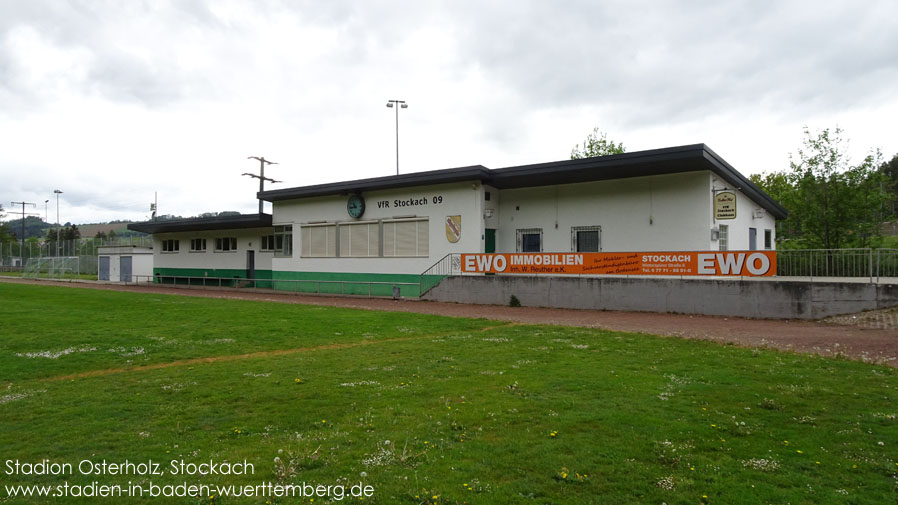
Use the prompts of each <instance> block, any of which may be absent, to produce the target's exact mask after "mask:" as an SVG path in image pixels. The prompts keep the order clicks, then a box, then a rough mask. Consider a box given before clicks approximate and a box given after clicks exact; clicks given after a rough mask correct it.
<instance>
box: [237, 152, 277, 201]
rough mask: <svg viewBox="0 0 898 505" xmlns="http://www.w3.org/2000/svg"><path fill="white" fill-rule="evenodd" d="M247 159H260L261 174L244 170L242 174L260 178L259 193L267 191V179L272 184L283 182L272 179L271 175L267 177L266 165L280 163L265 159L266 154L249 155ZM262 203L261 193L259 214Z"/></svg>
mask: <svg viewBox="0 0 898 505" xmlns="http://www.w3.org/2000/svg"><path fill="white" fill-rule="evenodd" d="M246 159H248V160H259V175H256V174H251V173H249V172H244V173H243V174H242V175H246V176H249V177H252V178H254V179H259V193H261V192H263V191H265V181H268V182H270V183H272V184H276V183H278V182H281V181H276V180H274V179H271V178H269V177H265V165H277V164H278V163H277V162H274V161H268V160H266V159H265V157H264V156H247V158H246ZM262 203H263V201H262V197H261V195H260V196H259V214H262Z"/></svg>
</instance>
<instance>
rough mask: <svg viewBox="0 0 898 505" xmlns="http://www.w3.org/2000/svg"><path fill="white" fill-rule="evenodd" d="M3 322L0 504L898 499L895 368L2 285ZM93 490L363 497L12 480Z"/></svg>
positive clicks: (487, 325)
mask: <svg viewBox="0 0 898 505" xmlns="http://www.w3.org/2000/svg"><path fill="white" fill-rule="evenodd" d="M523 310H526V309H523ZM0 318H2V319H0V320H2V325H0V503H197V504H199V503H203V504H209V503H214V504H227V503H258V504H264V503H329V502H333V503H376V504H393V503H398V504H403V503H404V504H431V503H441V504H455V503H472V504H480V503H484V504H493V503H496V504H505V503H515V504H517V503H520V504H563V503H564V504H589V503H596V504H598V503H602V504H606V503H614V504H624V503H649V504H659V505H660V504H661V503H667V504H670V505H673V504H701V503H705V504H740V503H745V504H749V503H750V504H767V503H775V504H786V503H790V504H802V503H807V504H830V503H832V504H836V503H838V504H845V503H851V504H859V503H870V504H884V503H896V499H898V402H896V398H898V373H896V372H898V370H895V369H892V368H886V367H880V366H873V365H867V364H862V363H856V362H852V361H847V360H837V359H826V358H820V357H815V356H807V355H797V354H789V353H782V352H777V351H772V350H755V349H741V348H737V347H734V346H721V345H718V344H714V343H709V342H700V341H689V340H678V339H671V338H659V337H653V336H648V335H637V334H626V333H613V332H607V331H600V330H590V329H583V328H567V327H555V326H525V325H512V324H508V323H502V322H496V321H487V320H482V319H457V318H443V317H437V316H428V315H416V314H407V313H382V312H368V311H353V310H348V309H338V308H323V307H310V306H300V305H288V304H278V303H263V302H250V301H237V300H215V299H204V298H192V297H179V296H167V295H158V294H153V293H145V294H144V293H125V292H115V291H99V290H97V291H95V290H88V289H73V288H57V287H48V286H33V285H16V284H8V283H0ZM44 459H48V460H50V461H51V462H55V463H59V464H64V463H70V464H72V465H73V475H61V476H59V475H22V474H21V472H20V473H19V474H14V475H10V474H11V473H15V472H11V471H9V467H8V465H9V464H10V463H7V462H9V461H15V460H18V461H19V462H28V463H37V462H40V461H42V460H44ZM104 459H105V460H106V461H108V462H124V461H125V460H129V461H132V462H146V461H147V460H153V461H157V462H162V463H163V467H164V468H168V462H169V461H170V460H176V461H180V460H184V461H186V462H194V463H200V462H209V461H210V460H211V461H213V462H216V463H217V462H224V461H228V462H231V463H234V462H242V461H244V460H246V461H248V462H250V463H252V464H253V466H254V472H253V474H252V475H210V476H198V475H195V476H182V475H172V474H171V473H168V474H165V475H159V476H146V475H125V476H121V475H100V476H97V475H80V474H79V473H78V465H79V462H81V461H82V460H90V461H92V462H99V461H102V460H104ZM93 481H98V482H100V483H101V484H107V485H112V484H123V485H127V483H128V482H129V481H130V482H132V483H138V484H140V485H144V486H148V485H149V484H150V483H153V484H156V485H172V486H174V485H177V484H180V483H181V482H187V483H197V484H198V483H206V484H222V485H231V484H233V485H259V484H261V483H263V482H269V481H270V482H272V483H282V484H286V483H300V484H301V483H303V482H305V483H309V484H315V485H318V484H321V485H346V486H347V489H349V486H351V485H352V484H356V483H359V482H364V483H365V484H367V485H370V486H372V487H373V489H374V492H373V496H369V497H367V498H364V499H358V498H353V497H349V496H345V497H344V498H343V499H342V500H339V499H337V498H336V495H335V494H334V493H332V494H331V496H330V498H327V497H314V498H310V497H306V498H302V499H299V498H277V497H253V498H234V497H229V496H224V497H223V496H221V495H214V496H212V497H210V496H201V497H192V498H149V497H146V496H145V497H144V498H142V499H138V498H127V497H117V498H103V499H99V498H92V499H88V498H55V499H50V498H8V497H7V493H8V490H7V489H6V488H5V486H8V485H15V484H42V485H49V486H57V485H63V484H64V483H68V484H69V485H88V484H90V483H91V482H93ZM312 499H314V502H312V501H311V500H312Z"/></svg>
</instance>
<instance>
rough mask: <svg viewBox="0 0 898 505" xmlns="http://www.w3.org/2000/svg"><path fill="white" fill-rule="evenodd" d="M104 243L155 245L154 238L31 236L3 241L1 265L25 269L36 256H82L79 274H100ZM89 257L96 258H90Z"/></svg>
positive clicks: (2, 266) (0, 245)
mask: <svg viewBox="0 0 898 505" xmlns="http://www.w3.org/2000/svg"><path fill="white" fill-rule="evenodd" d="M104 246H141V247H152V246H153V239H152V237H117V238H114V239H100V238H81V239H76V240H62V241H60V242H59V243H58V246H57V243H56V242H51V241H44V242H41V241H39V240H34V239H29V240H26V241H25V244H24V247H23V245H22V242H0V268H3V269H6V270H23V269H24V267H25V266H26V265H28V261H29V260H30V259H32V258H54V257H69V258H71V257H75V256H77V257H80V258H81V261H80V265H81V267H80V271H79V272H77V273H79V274H96V273H97V259H96V257H97V252H98V250H99V248H100V247H104ZM87 258H93V260H92V261H91V260H89V259H87Z"/></svg>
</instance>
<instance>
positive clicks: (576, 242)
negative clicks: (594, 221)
mask: <svg viewBox="0 0 898 505" xmlns="http://www.w3.org/2000/svg"><path fill="white" fill-rule="evenodd" d="M601 250H602V227H601V226H572V227H571V251H573V252H599V251H601Z"/></svg>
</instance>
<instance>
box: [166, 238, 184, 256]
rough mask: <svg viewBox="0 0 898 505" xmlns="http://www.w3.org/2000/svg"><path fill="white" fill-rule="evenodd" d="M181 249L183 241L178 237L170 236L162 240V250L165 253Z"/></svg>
mask: <svg viewBox="0 0 898 505" xmlns="http://www.w3.org/2000/svg"><path fill="white" fill-rule="evenodd" d="M180 249H181V241H180V240H178V239H173V238H170V239H168V240H163V241H162V252H164V253H176V252H178V251H179V250H180Z"/></svg>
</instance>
